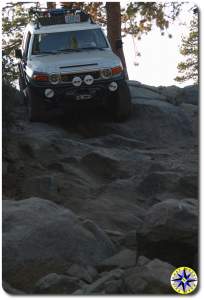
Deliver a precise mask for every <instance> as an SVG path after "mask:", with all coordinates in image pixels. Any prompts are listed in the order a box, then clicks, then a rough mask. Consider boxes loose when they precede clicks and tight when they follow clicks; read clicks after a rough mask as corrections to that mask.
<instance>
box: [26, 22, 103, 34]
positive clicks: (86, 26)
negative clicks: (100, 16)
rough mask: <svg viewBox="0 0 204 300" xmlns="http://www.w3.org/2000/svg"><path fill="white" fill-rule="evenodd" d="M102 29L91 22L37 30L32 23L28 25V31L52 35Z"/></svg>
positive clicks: (52, 26)
mask: <svg viewBox="0 0 204 300" xmlns="http://www.w3.org/2000/svg"><path fill="white" fill-rule="evenodd" d="M96 28H101V27H100V26H99V25H97V24H92V23H90V22H81V23H73V24H56V25H49V26H41V25H40V28H39V29H37V26H36V24H34V23H30V24H28V25H27V28H26V29H27V30H26V31H30V32H31V33H36V34H37V33H38V34H39V33H52V32H63V31H75V30H86V29H96Z"/></svg>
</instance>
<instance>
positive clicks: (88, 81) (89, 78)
mask: <svg viewBox="0 0 204 300" xmlns="http://www.w3.org/2000/svg"><path fill="white" fill-rule="evenodd" d="M84 82H85V83H86V84H87V85H91V84H92V83H93V82H94V78H93V76H91V75H86V76H85V77H84Z"/></svg>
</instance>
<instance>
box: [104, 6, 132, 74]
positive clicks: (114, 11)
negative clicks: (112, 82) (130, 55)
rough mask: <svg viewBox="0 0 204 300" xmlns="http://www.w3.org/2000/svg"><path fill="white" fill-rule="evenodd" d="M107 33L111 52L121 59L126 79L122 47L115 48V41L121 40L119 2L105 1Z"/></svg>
mask: <svg viewBox="0 0 204 300" xmlns="http://www.w3.org/2000/svg"><path fill="white" fill-rule="evenodd" d="M106 13H107V34H108V40H109V42H110V45H111V48H112V50H113V52H114V53H115V54H116V55H117V56H118V57H119V58H120V59H121V62H122V65H123V68H124V72H125V77H126V79H128V73H127V66H126V61H125V56H124V52H123V48H122V47H121V48H120V49H117V47H116V41H118V40H121V41H122V37H121V13H120V2H106Z"/></svg>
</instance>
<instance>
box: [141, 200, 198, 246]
mask: <svg viewBox="0 0 204 300" xmlns="http://www.w3.org/2000/svg"><path fill="white" fill-rule="evenodd" d="M197 232H198V203H197V200H195V199H182V200H177V199H168V200H165V201H163V202H161V203H157V204H155V205H153V206H152V207H151V208H150V209H149V210H148V211H147V214H146V215H145V218H144V225H143V228H142V234H143V235H144V236H146V237H147V238H148V240H151V241H153V242H157V241H161V240H167V241H180V242H181V241H182V242H184V243H186V244H190V245H195V242H196V240H197Z"/></svg>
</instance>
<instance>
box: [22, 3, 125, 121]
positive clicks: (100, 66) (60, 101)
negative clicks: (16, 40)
mask: <svg viewBox="0 0 204 300" xmlns="http://www.w3.org/2000/svg"><path fill="white" fill-rule="evenodd" d="M32 13H35V15H36V21H34V22H32V23H30V24H28V25H27V27H26V29H25V33H24V37H23V41H22V47H21V49H17V50H16V57H17V58H19V59H20V60H19V63H18V66H19V71H20V72H19V73H20V75H19V86H20V90H21V92H23V94H24V96H25V99H26V104H27V107H28V113H29V119H30V120H31V121H43V120H46V117H45V116H46V113H47V111H49V110H50V109H54V110H57V109H61V110H62V111H66V109H71V108H73V106H75V105H89V104H100V105H101V104H102V105H105V106H106V107H107V108H108V109H109V111H111V113H112V115H113V118H114V119H115V120H117V121H122V120H125V119H127V118H128V116H129V114H130V110H131V101H130V92H129V89H128V86H127V83H126V81H125V77H124V72H123V68H122V64H121V61H120V59H119V57H118V56H116V55H115V54H114V53H113V52H112V50H111V47H110V44H109V42H108V40H107V38H106V36H105V34H104V33H103V30H102V29H101V27H100V26H99V25H96V24H94V23H93V22H92V20H91V18H90V16H89V15H87V14H85V13H84V12H82V11H79V10H66V9H54V10H47V11H45V10H43V11H42V10H41V11H37V10H36V11H34V10H32Z"/></svg>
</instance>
